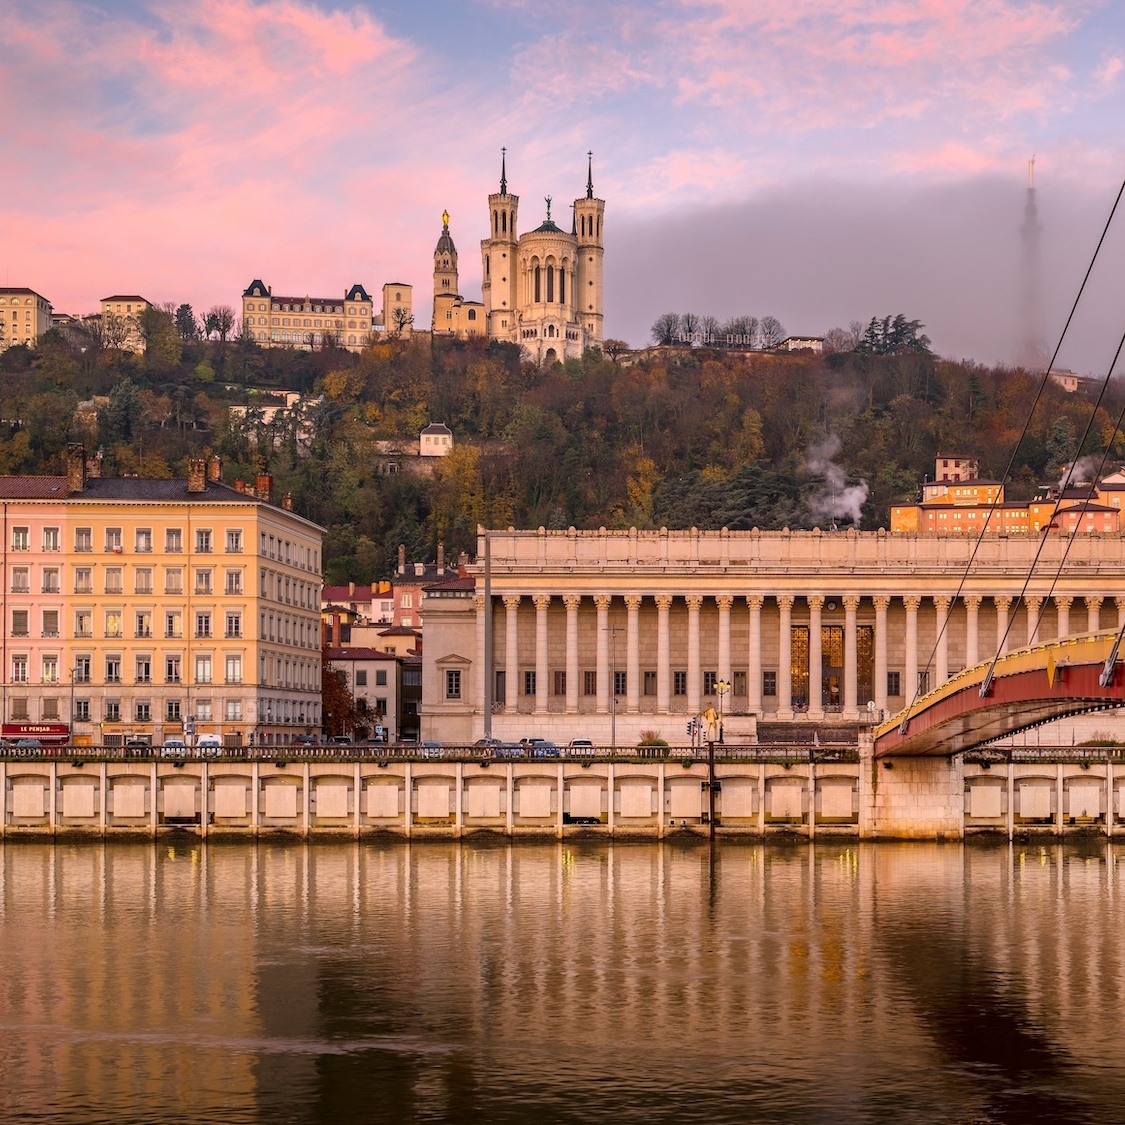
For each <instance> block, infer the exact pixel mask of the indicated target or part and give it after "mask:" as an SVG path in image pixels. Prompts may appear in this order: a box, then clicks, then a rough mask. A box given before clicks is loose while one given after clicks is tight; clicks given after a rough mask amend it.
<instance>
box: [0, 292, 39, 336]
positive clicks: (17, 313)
mask: <svg viewBox="0 0 1125 1125" xmlns="http://www.w3.org/2000/svg"><path fill="white" fill-rule="evenodd" d="M50 327H51V302H50V301H48V300H47V298H46V297H44V296H42V294H39V293H36V292H35V290H34V289H23V288H18V287H8V286H0V352H2V351H4V349H5V348H11V347H14V346H15V345H16V344H26V345H28V346H30V345H32V344H34V343H35V341H36V340H38V339H39V337H40V336H42V335H43V333H44V332H46V331H47V329H48V328H50Z"/></svg>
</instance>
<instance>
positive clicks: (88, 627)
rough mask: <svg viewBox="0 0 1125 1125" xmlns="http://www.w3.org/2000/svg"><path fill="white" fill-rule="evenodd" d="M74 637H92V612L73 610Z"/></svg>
mask: <svg viewBox="0 0 1125 1125" xmlns="http://www.w3.org/2000/svg"><path fill="white" fill-rule="evenodd" d="M74 635H75V636H76V637H92V636H93V635H94V613H93V611H92V610H89V609H78V610H75V612H74Z"/></svg>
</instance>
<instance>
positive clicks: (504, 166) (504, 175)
mask: <svg viewBox="0 0 1125 1125" xmlns="http://www.w3.org/2000/svg"><path fill="white" fill-rule="evenodd" d="M500 194H501V195H507V194H508V150H507V149H506V148H502V149H501V150H500Z"/></svg>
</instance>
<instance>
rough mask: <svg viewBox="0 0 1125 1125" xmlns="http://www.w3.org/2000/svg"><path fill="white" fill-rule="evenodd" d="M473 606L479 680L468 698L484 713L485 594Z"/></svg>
mask: <svg viewBox="0 0 1125 1125" xmlns="http://www.w3.org/2000/svg"><path fill="white" fill-rule="evenodd" d="M473 608H474V609H475V610H476V613H477V620H476V627H477V658H476V677H475V678H476V680H477V681H478V682H477V685H476V689H475V691H473V692H472V693H471V694H470V695H468V696H467V697H466V698H469V699H472V698H474V697H475V698H476V700H477V706H479V707H480V712H481V714H482V715H483V714H484V708H485V706H486V704H487V699H488V692H487V690H486V689H487V687H488V684H487V683H486V682H485V680H486V677H487V676H488V653H487V652H486V651H485V647H484V635H485V628H484V624H485V616H484V614H485V609H484V594H474V595H473ZM442 686H443V687H444V686H445V685H444V684H443V685H442ZM357 792H358V789H357ZM356 800H357V801H358V800H359V798H358V797H357V798H356Z"/></svg>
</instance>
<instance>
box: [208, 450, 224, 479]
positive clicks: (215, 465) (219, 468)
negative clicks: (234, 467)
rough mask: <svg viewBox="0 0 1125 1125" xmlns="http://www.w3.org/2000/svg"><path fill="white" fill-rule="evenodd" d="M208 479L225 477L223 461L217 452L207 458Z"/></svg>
mask: <svg viewBox="0 0 1125 1125" xmlns="http://www.w3.org/2000/svg"><path fill="white" fill-rule="evenodd" d="M207 479H208V480H214V481H220V480H222V479H223V462H222V461H221V460H220V459H219V455H218V454H217V453H212V454H211V456H210V457H209V458H208V459H207Z"/></svg>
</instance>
